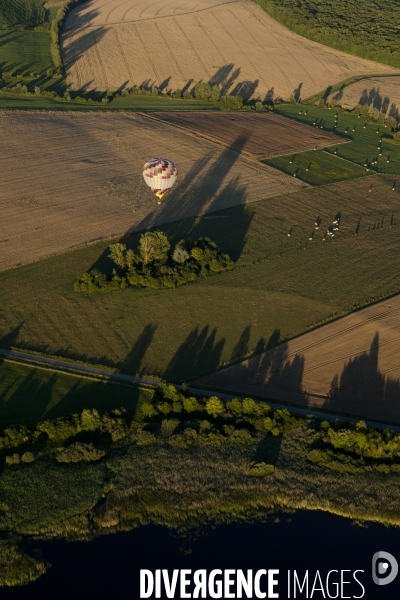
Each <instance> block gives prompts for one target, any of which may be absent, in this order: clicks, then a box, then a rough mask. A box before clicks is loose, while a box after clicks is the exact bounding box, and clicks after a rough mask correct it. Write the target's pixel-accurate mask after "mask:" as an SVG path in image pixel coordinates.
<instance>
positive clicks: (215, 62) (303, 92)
mask: <svg viewBox="0 0 400 600" xmlns="http://www.w3.org/2000/svg"><path fill="white" fill-rule="evenodd" d="M62 48H63V56H64V62H65V66H66V69H67V81H68V85H69V87H70V88H71V89H74V90H77V89H81V88H83V87H84V88H85V89H89V90H90V89H99V90H107V89H118V88H123V87H129V86H132V85H133V84H143V83H146V84H147V85H149V86H151V85H157V86H158V87H159V88H160V89H161V90H164V91H167V90H176V89H177V88H180V89H191V88H192V87H193V84H195V83H197V82H198V81H210V82H211V83H215V84H219V85H220V86H221V87H222V89H223V92H224V93H231V94H241V95H242V96H243V97H245V98H247V97H248V98H250V97H260V98H261V99H265V98H278V97H281V98H283V99H284V100H286V99H287V98H288V97H289V96H290V95H291V94H294V96H295V97H296V98H306V97H307V96H310V95H312V94H315V93H317V92H320V91H321V90H323V89H325V88H326V87H327V86H329V85H332V84H334V83H337V82H339V81H342V80H344V79H347V78H348V77H351V76H354V75H362V74H384V73H396V72H397V73H398V71H396V70H395V69H393V68H391V67H389V66H386V65H382V64H378V63H374V62H372V61H368V60H364V59H362V58H358V57H355V56H350V55H347V54H344V53H342V52H340V51H337V50H333V49H330V48H327V47H325V46H322V45H320V44H317V43H316V42H312V41H309V40H306V39H305V38H302V37H301V36H299V35H297V34H295V33H292V32H291V31H289V30H288V29H286V28H285V27H283V26H282V25H280V24H279V23H277V22H276V21H274V20H273V19H272V18H271V17H269V16H268V15H267V14H266V13H265V12H264V11H262V10H261V8H260V7H258V6H257V5H256V4H254V3H253V2H251V1H249V0H233V1H229V0H225V1H224V2H222V1H221V0H203V1H201V0H198V1H197V2H196V1H195V0H191V1H188V2H183V0H166V1H165V2H162V1H161V0H158V1H157V2H156V1H150V0H111V1H110V0H91V1H90V2H87V3H84V4H82V5H81V6H79V7H77V8H76V9H75V10H74V11H72V12H71V13H70V15H69V17H68V19H67V23H66V29H65V31H64V33H63V36H62Z"/></svg>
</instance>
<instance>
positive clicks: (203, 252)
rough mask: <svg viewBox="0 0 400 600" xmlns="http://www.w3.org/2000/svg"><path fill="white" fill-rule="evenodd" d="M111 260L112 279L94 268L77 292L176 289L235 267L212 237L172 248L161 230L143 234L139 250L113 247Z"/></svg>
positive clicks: (75, 285)
mask: <svg viewBox="0 0 400 600" xmlns="http://www.w3.org/2000/svg"><path fill="white" fill-rule="evenodd" d="M109 258H111V260H112V261H113V263H114V265H115V268H114V269H113V272H112V275H111V276H110V277H108V276H107V275H106V274H105V273H102V272H101V271H100V270H98V269H93V270H91V271H90V272H89V273H83V274H82V275H81V276H80V277H79V279H78V280H77V281H76V282H75V284H74V289H75V291H78V292H93V291H96V290H101V291H109V290H115V289H121V288H122V289H123V288H125V287H128V286H136V287H151V288H162V287H167V288H176V287H178V286H181V285H184V284H186V283H189V282H191V281H194V280H195V279H197V277H205V276H207V275H210V274H212V273H220V272H221V271H227V270H231V269H232V268H233V266H234V263H233V261H232V260H231V259H230V257H229V256H228V254H223V253H222V252H221V250H220V249H219V248H218V246H217V245H216V244H215V243H214V242H212V241H211V240H210V239H209V238H199V239H198V240H197V241H194V242H193V241H191V240H189V241H184V240H181V241H180V242H178V243H177V244H176V245H175V247H174V248H173V249H172V248H171V244H170V242H169V240H168V237H167V236H166V235H165V233H163V232H162V231H148V232H146V233H144V234H142V235H141V237H140V240H139V245H138V248H137V250H136V251H134V250H131V249H127V247H126V245H125V244H120V243H117V244H111V246H110V254H109Z"/></svg>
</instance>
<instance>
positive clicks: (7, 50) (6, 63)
mask: <svg viewBox="0 0 400 600" xmlns="http://www.w3.org/2000/svg"><path fill="white" fill-rule="evenodd" d="M53 68H54V63H53V60H52V57H51V53H50V34H49V33H47V32H43V31H1V30H0V72H3V73H4V72H7V73H12V74H15V75H28V76H29V75H30V74H31V73H34V74H39V73H45V72H47V70H48V69H53Z"/></svg>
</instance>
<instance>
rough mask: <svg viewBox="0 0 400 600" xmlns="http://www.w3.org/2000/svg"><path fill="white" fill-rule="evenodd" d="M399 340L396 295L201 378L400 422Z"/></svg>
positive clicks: (209, 382)
mask: <svg viewBox="0 0 400 600" xmlns="http://www.w3.org/2000/svg"><path fill="white" fill-rule="evenodd" d="M399 340H400V296H395V297H394V298H391V299H390V300H386V301H385V302H381V303H379V304H376V305H374V306H370V307H368V308H365V309H364V310H362V311H360V312H356V313H353V314H351V315H349V316H347V317H345V318H344V319H340V320H339V321H335V322H334V323H330V324H329V325H325V326H324V327H321V328H319V329H317V330H315V331H312V332H310V333H307V334H305V335H302V336H301V337H298V338H296V339H295V340H292V341H290V342H288V343H285V344H282V345H281V346H277V347H276V348H273V349H271V350H268V351H267V352H265V353H263V354H260V355H258V356H255V357H253V358H251V359H249V360H247V361H244V362H242V363H240V364H238V365H235V366H233V367H230V368H228V369H224V370H223V371H221V372H219V373H217V374H215V375H210V376H206V377H203V378H200V379H198V380H197V383H199V384H202V385H206V386H214V387H216V388H218V389H226V390H232V391H233V390H234V391H235V392H237V393H241V394H249V395H251V394H253V395H256V396H261V397H264V398H270V399H273V400H279V401H283V402H291V403H294V404H300V405H305V406H308V407H318V408H324V409H327V410H334V411H338V412H341V413H345V414H351V415H356V416H359V417H364V418H369V419H374V420H381V421H384V422H397V423H399V422H400V356H399V353H398V346H399Z"/></svg>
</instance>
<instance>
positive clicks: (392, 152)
mask: <svg viewBox="0 0 400 600" xmlns="http://www.w3.org/2000/svg"><path fill="white" fill-rule="evenodd" d="M275 110H276V112H278V113H279V114H281V115H284V116H285V117H290V118H292V119H296V121H299V122H301V123H306V124H308V125H311V126H314V127H321V126H322V127H323V129H324V130H328V131H332V132H334V133H337V134H338V135H341V136H342V139H341V140H340V142H342V141H343V137H344V139H348V140H349V143H347V144H343V143H338V145H332V146H330V147H329V148H325V152H330V153H331V154H333V153H334V152H336V153H337V154H336V156H337V157H339V158H344V159H345V160H348V161H350V162H352V163H354V164H355V165H359V166H360V167H362V168H363V169H364V170H365V172H366V173H367V171H366V169H365V167H364V165H365V163H368V164H370V163H372V161H373V160H375V159H377V161H378V162H377V164H376V165H372V164H371V165H370V170H371V172H376V173H385V174H388V175H400V146H396V145H395V144H393V143H392V142H391V141H390V140H389V139H388V137H386V138H385V137H384V136H385V135H386V136H389V135H390V127H385V126H384V125H377V124H376V123H373V122H371V121H368V120H367V119H366V118H365V117H360V118H358V116H357V115H356V114H353V113H347V112H342V111H339V110H336V109H329V108H319V107H316V106H308V105H307V106H301V105H298V106H294V105H289V104H281V105H279V106H277V107H276V109H275ZM335 115H337V116H338V120H337V123H338V125H337V127H335V122H336V120H335ZM314 123H315V125H314ZM364 126H365V127H364ZM382 136H383V138H382ZM378 146H380V147H381V150H380V149H378ZM380 152H382V154H380ZM299 157H300V155H299ZM335 158H336V157H335ZM388 159H389V161H390V162H387V160H388ZM326 183H329V179H328V177H327V181H326Z"/></svg>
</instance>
